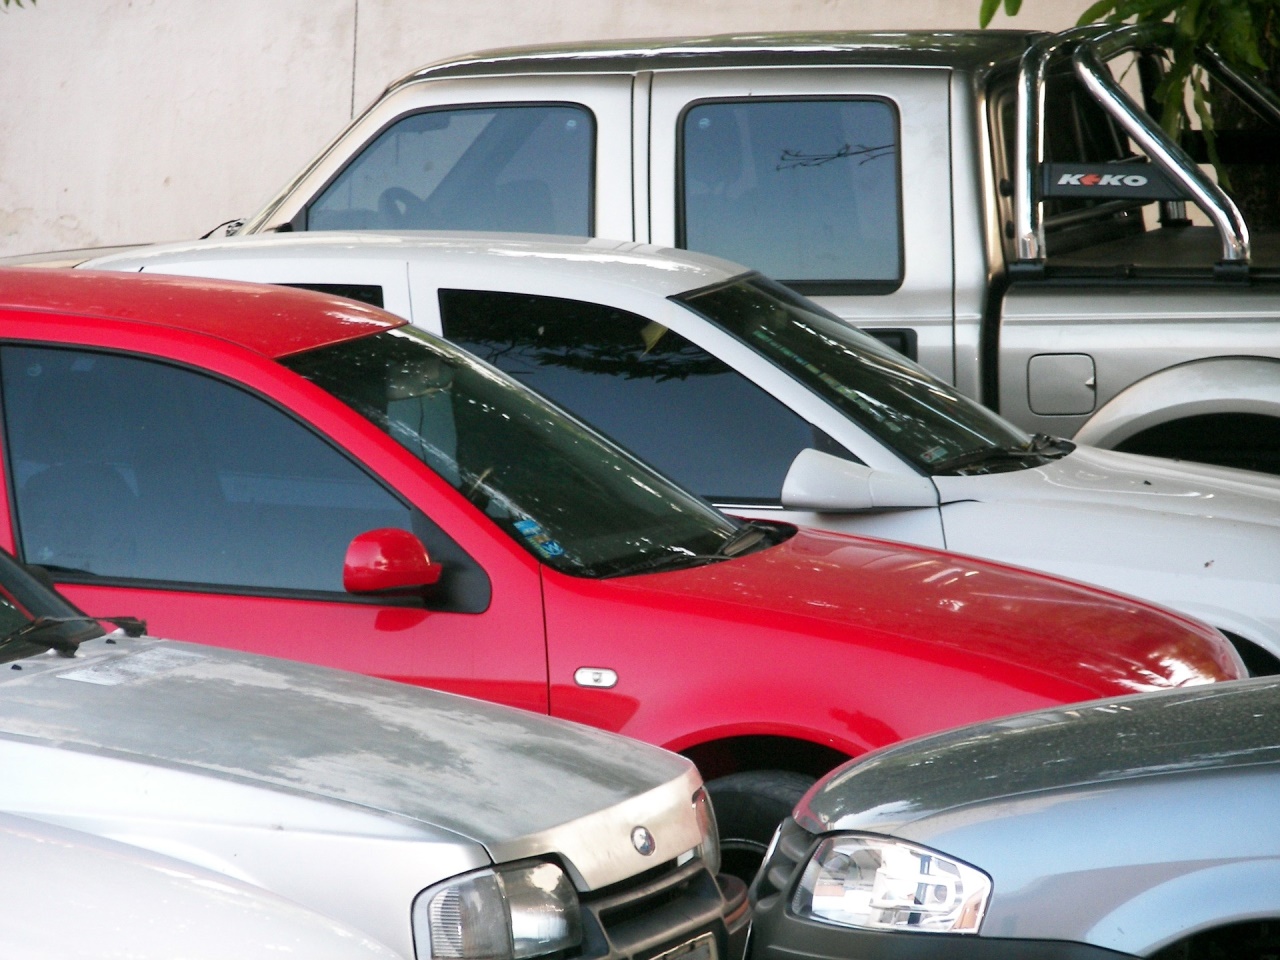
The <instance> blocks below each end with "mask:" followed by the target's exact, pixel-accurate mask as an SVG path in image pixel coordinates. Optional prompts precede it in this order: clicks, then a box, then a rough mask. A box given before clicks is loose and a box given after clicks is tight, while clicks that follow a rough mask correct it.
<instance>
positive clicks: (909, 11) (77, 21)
mask: <svg viewBox="0 0 1280 960" xmlns="http://www.w3.org/2000/svg"><path fill="white" fill-rule="evenodd" d="M1025 6H1026V9H1025V10H1024V12H1023V13H1022V14H1021V15H1020V16H1019V17H1018V18H1017V19H1016V20H1015V21H1012V22H1010V21H1007V20H1003V19H1002V20H1000V21H998V23H997V24H996V25H1000V24H1001V23H1003V24H1004V25H1012V26H1017V27H1026V28H1039V29H1061V28H1062V27H1065V26H1067V25H1069V24H1070V22H1071V20H1072V13H1073V12H1074V11H1075V10H1076V8H1077V7H1081V8H1082V7H1083V6H1085V3H1084V2H1083V0H1081V2H1080V3H1078V4H1071V5H1069V7H1068V9H1066V10H1064V9H1063V5H1061V4H1057V3H1052V2H1050V0H1027V2H1026V5H1025ZM977 9H978V0H576V2H563V0H465V2H458V0H36V5H35V6H34V7H32V6H25V5H24V7H23V8H21V9H16V8H8V10H7V11H6V12H0V81H2V84H3V86H2V88H0V255H9V254H18V253H27V252H33V251H37V250H47V249H56V248H64V247H77V246H93V245H102V244H116V243H129V242H135V241H147V240H165V239H179V238H184V237H191V236H197V235H199V234H202V233H204V232H206V231H208V230H209V229H211V228H212V227H214V226H215V225H216V224H218V223H219V222H221V221H223V220H227V219H230V218H232V217H236V216H241V215H244V214H247V213H250V212H251V211H252V210H254V209H255V208H256V207H258V206H259V205H260V204H261V203H262V202H263V201H265V200H266V198H267V197H269V196H270V195H271V194H273V193H274V192H275V190H276V189H277V188H278V187H279V186H280V185H281V184H283V183H284V182H285V180H286V179H287V178H288V177H289V175H290V174H291V173H292V172H293V171H295V170H296V169H297V168H298V167H300V166H301V165H302V164H303V163H304V162H305V161H306V160H307V159H308V158H310V157H311V156H312V155H313V154H314V153H316V152H317V151H318V150H319V149H320V148H321V147H322V146H323V145H324V144H325V143H326V142H327V141H328V140H329V139H330V138H331V137H332V136H333V135H334V134H336V133H337V132H338V130H339V129H340V128H341V127H342V126H343V125H344V124H345V123H346V121H347V120H348V119H349V118H350V117H351V116H352V112H353V110H355V111H359V110H360V109H361V108H362V107H363V106H364V105H365V104H367V103H368V102H369V101H370V100H371V99H372V98H373V97H375V96H376V95H377V94H378V92H379V91H380V90H381V89H382V88H383V87H384V86H385V85H386V83H387V82H388V81H390V80H391V79H393V78H394V77H396V76H399V75H401V74H403V73H406V72H408V71H409V70H412V69H413V68H415V67H418V66H421V65H422V64H424V63H428V62H431V61H433V60H438V59H442V58H445V57H448V56H451V55H454V54H458V53H465V52H468V51H471V50H477V49H483V48H487V47H495V46H506V45H512V44H523V43H549V42H556V41H565V40H590V39H598V38H620V37H641V36H650V37H651V36H675V35H690V34H703V33H729V32H754V31H765V30H822V29H909V28H926V29H949V28H950V29H955V28H972V27H974V26H976V25H977Z"/></svg>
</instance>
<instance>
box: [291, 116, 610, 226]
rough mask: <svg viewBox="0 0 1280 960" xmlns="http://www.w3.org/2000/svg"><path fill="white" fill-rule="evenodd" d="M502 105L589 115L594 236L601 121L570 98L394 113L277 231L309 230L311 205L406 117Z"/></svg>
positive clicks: (590, 220) (589, 197)
mask: <svg viewBox="0 0 1280 960" xmlns="http://www.w3.org/2000/svg"><path fill="white" fill-rule="evenodd" d="M504 107H569V108H571V109H575V110H581V111H582V112H583V113H585V114H586V115H587V116H589V117H590V118H591V156H590V158H589V159H590V162H589V164H588V167H589V169H588V171H587V230H588V231H589V232H588V234H587V236H589V237H594V236H595V235H596V167H597V164H598V160H599V154H600V143H599V138H600V120H599V118H598V117H597V116H596V113H595V111H594V110H592V109H591V108H590V107H589V106H587V105H586V104H585V103H577V102H576V101H573V100H492V101H489V100H481V101H478V102H475V103H441V104H434V105H432V106H429V107H420V108H418V109H416V110H407V111H405V112H404V113H400V114H397V115H396V116H394V117H392V118H391V119H390V120H388V121H387V122H386V123H384V124H383V125H382V126H381V127H379V128H378V129H377V130H375V131H374V132H373V133H372V134H370V135H369V136H368V137H367V138H366V139H365V141H364V142H363V143H362V144H360V147H359V148H358V149H357V150H354V151H352V153H351V156H349V157H348V158H347V162H346V163H344V164H342V166H341V167H339V168H338V169H337V170H335V171H334V172H333V173H332V174H331V175H330V176H329V177H328V179H326V180H325V182H324V183H322V184H321V185H320V186H319V187H318V188H317V189H316V190H315V191H313V192H312V194H311V196H310V197H308V198H307V201H306V202H305V203H304V204H303V205H302V206H301V207H299V208H298V212H297V213H295V214H294V215H293V218H292V219H291V220H288V221H286V222H285V223H284V224H281V225H280V226H279V227H277V228H276V229H277V230H283V231H284V232H290V231H304V230H309V229H310V227H309V226H308V221H309V219H310V216H311V207H312V205H313V204H314V203H315V202H316V201H317V200H319V199H320V198H321V197H322V196H324V194H325V191H327V190H328V189H329V188H330V187H331V186H333V183H334V181H335V180H337V179H338V178H339V177H340V176H342V175H343V174H344V173H346V171H347V169H348V168H349V167H350V166H351V165H352V164H353V163H355V162H356V161H357V160H358V159H360V157H362V156H364V154H365V151H367V150H368V149H369V147H370V146H372V144H373V143H374V141H376V140H377V139H378V138H379V137H381V136H382V135H383V134H384V133H386V132H387V131H388V130H390V129H391V128H392V127H394V126H395V125H396V124H398V123H400V122H402V121H404V120H407V119H408V118H409V117H417V116H421V115H422V114H424V113H441V112H443V111H445V110H448V111H450V112H457V111H461V110H497V109H502V108H504Z"/></svg>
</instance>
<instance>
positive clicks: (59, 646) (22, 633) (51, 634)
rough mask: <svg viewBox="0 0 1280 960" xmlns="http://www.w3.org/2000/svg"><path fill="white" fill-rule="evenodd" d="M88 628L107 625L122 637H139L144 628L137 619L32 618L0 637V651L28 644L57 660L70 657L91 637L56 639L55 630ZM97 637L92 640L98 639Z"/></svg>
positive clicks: (56, 632)
mask: <svg viewBox="0 0 1280 960" xmlns="http://www.w3.org/2000/svg"><path fill="white" fill-rule="evenodd" d="M76 623H79V624H85V625H88V624H92V625H94V626H97V627H99V629H100V630H101V626H100V624H101V623H110V624H113V625H114V626H117V627H119V628H120V629H121V630H123V631H124V634H125V636H126V637H140V636H142V635H143V634H144V633H146V632H147V624H146V621H144V620H139V619H138V618H137V617H86V616H80V617H36V618H35V619H34V620H32V621H31V622H30V623H24V624H23V625H22V626H20V627H18V628H17V629H14V630H10V631H9V632H8V633H6V634H5V635H4V636H3V637H0V650H4V649H5V648H6V647H9V646H11V645H13V644H15V643H29V644H31V645H33V646H39V647H44V648H45V649H47V650H54V651H57V653H58V655H59V656H63V657H74V656H75V655H76V651H77V650H79V649H80V644H81V643H83V642H84V641H85V640H90V639H93V638H92V637H83V638H81V639H79V640H71V639H68V638H67V637H63V636H60V635H59V630H60V629H61V628H62V627H63V626H65V625H67V624H76ZM101 635H102V634H101V633H98V634H96V636H101Z"/></svg>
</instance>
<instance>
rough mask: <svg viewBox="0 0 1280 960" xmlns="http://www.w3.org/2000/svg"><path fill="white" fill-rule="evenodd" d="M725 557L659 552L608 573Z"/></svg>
mask: <svg viewBox="0 0 1280 960" xmlns="http://www.w3.org/2000/svg"><path fill="white" fill-rule="evenodd" d="M724 559H725V558H724V557H722V556H719V555H716V554H712V555H710V556H708V555H707V554H702V553H680V552H678V551H672V552H670V553H660V554H658V555H657V556H652V557H645V558H644V559H642V560H637V561H636V562H635V563H632V564H629V565H627V566H624V567H621V568H619V569H617V570H614V571H612V572H610V573H609V574H608V576H610V577H629V576H632V575H633V574H637V573H658V572H659V571H661V570H667V569H683V568H684V567H695V566H698V565H699V564H703V563H715V562H717V561H719V560H724Z"/></svg>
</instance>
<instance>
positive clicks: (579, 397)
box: [440, 290, 830, 504]
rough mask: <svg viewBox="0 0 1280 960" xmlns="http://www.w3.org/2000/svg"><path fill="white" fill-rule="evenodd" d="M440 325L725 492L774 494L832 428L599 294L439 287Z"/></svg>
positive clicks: (754, 499)
mask: <svg viewBox="0 0 1280 960" xmlns="http://www.w3.org/2000/svg"><path fill="white" fill-rule="evenodd" d="M440 316H441V319H442V321H443V324H444V335H445V337H446V338H448V339H449V340H452V341H453V342H454V343H456V344H457V345H458V346H460V347H462V348H463V349H464V350H469V351H470V352H472V353H474V354H476V355H477V356H479V357H481V358H482V359H484V360H487V361H488V362H489V363H492V364H494V365H495V366H497V367H499V368H500V369H502V370H504V371H506V372H507V373H509V374H511V375H512V376H513V377H515V378H516V379H518V380H520V381H521V382H522V383H524V384H527V385H528V386H529V387H531V388H533V389H534V390H537V391H538V392H539V393H541V394H543V395H544V396H547V397H550V398H551V399H552V400H554V401H555V402H556V403H558V404H560V406H562V407H564V408H565V409H566V410H568V411H569V412H571V413H573V414H574V415H575V416H577V417H578V418H579V419H580V420H584V421H586V422H587V423H589V424H590V425H591V426H593V427H595V428H596V429H598V430H599V431H600V432H602V433H604V434H605V435H606V436H608V437H610V438H611V439H613V440H614V441H616V442H617V443H619V444H621V445H622V446H624V447H626V448H627V449H629V450H630V451H631V452H632V453H634V454H635V455H637V456H638V457H640V458H641V459H643V460H646V461H648V462H649V463H650V464H652V465H653V466H654V467H656V468H657V469H658V470H659V471H660V472H662V473H665V474H666V475H667V476H669V477H671V478H672V479H673V480H675V481H676V482H677V483H679V484H681V485H682V486H684V487H685V488H687V489H688V490H691V491H692V492H694V493H697V494H699V495H701V496H703V497H706V498H707V499H709V500H713V501H715V502H717V503H754V504H776V503H779V502H780V501H781V496H782V481H783V480H784V479H785V477H786V475H787V469H788V468H789V467H790V466H791V461H792V460H794V459H795V456H796V454H798V453H799V452H800V451H801V450H803V449H804V448H806V447H815V446H818V447H821V446H823V445H824V444H825V443H827V442H830V441H827V439H826V435H825V434H822V435H821V436H818V434H819V433H820V431H818V430H816V429H815V428H814V427H813V426H811V425H810V424H809V423H808V422H807V421H805V420H804V419H803V418H801V417H799V416H797V415H796V414H795V413H793V412H792V411H791V410H790V409H789V408H787V407H786V406H784V405H783V404H781V403H780V402H779V401H777V400H775V399H774V398H773V397H771V396H770V395H769V394H767V393H765V392H764V391H763V390H761V389H760V388H759V387H757V386H756V385H755V384H754V383H752V382H751V381H750V380H748V379H747V378H746V377H744V376H742V375H741V374H740V373H738V372H737V371H735V370H733V369H731V368H730V367H729V366H728V365H726V364H725V363H723V362H722V361H721V360H719V359H717V358H716V357H713V356H712V355H711V354H709V353H707V352H706V351H705V350H703V349H702V348H701V347H699V346H698V345H697V344H694V343H692V342H690V341H689V340H687V339H685V338H684V337H682V336H680V334H678V333H676V332H675V331H674V330H670V329H668V328H667V327H664V326H662V325H661V324H658V323H655V322H652V321H650V320H648V319H646V318H644V317H641V316H637V315H636V314H633V313H627V312H626V311H623V310H615V309H613V308H610V307H606V306H602V305H600V304H595V303H583V302H579V301H576V300H563V299H559V298H556V297H539V296H529V295H526V294H516V293H491V292H488V291H480V290H441V291H440Z"/></svg>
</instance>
